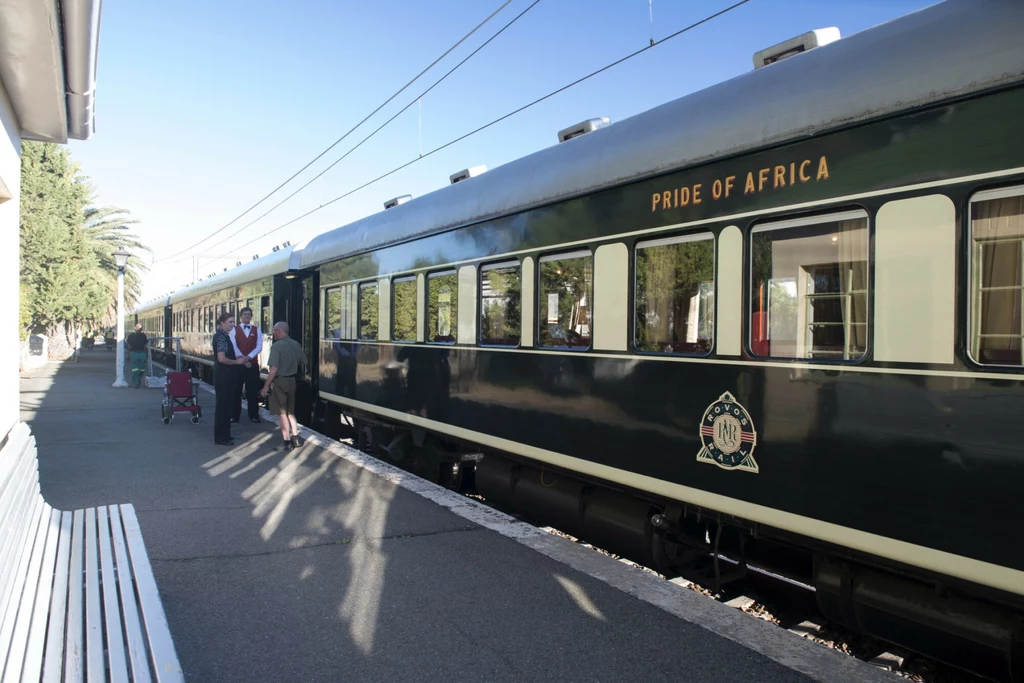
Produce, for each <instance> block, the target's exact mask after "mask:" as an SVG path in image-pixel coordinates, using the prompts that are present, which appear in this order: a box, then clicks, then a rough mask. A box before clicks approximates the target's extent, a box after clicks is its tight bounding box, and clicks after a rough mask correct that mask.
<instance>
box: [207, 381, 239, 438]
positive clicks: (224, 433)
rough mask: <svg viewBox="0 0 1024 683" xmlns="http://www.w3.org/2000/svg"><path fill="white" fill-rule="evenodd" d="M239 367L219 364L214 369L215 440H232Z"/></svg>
mask: <svg viewBox="0 0 1024 683" xmlns="http://www.w3.org/2000/svg"><path fill="white" fill-rule="evenodd" d="M236 367H237V366H232V365H220V364H217V365H216V366H215V367H214V369H213V388H214V390H215V391H216V392H217V410H216V413H215V415H214V418H213V440H214V441H229V440H230V439H231V411H232V410H233V405H232V403H233V401H234V398H235V391H236V389H237V387H238V373H237V372H235V369H236Z"/></svg>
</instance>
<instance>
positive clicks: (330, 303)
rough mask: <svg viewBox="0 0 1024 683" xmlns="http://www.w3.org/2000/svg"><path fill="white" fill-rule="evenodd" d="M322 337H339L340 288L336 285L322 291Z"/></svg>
mask: <svg viewBox="0 0 1024 683" xmlns="http://www.w3.org/2000/svg"><path fill="white" fill-rule="evenodd" d="M324 338H325V339H340V338H341V290H340V289H338V288H337V287H331V288H330V289H328V290H327V291H326V292H324Z"/></svg>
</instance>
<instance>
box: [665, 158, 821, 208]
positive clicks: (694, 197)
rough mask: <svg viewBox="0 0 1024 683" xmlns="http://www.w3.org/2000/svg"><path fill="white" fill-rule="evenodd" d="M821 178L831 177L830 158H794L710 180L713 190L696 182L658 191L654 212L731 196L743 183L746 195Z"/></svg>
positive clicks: (704, 184) (737, 191)
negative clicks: (788, 161)
mask: <svg viewBox="0 0 1024 683" xmlns="http://www.w3.org/2000/svg"><path fill="white" fill-rule="evenodd" d="M822 180H828V159H826V158H825V157H821V158H819V159H818V161H817V162H815V161H813V160H812V159H803V160H801V161H791V162H790V163H789V164H788V165H785V164H779V165H777V166H770V167H768V168H760V169H758V170H756V171H748V172H747V174H746V176H743V175H742V174H740V175H739V176H735V175H730V176H725V177H724V178H716V179H715V180H714V181H712V182H711V183H710V190H711V191H710V193H709V192H708V191H707V187H708V185H709V184H708V183H694V184H692V185H685V186H683V187H676V188H673V189H671V190H663V191H661V192H655V193H653V194H652V195H651V211H652V212H654V211H665V210H668V209H681V208H684V207H687V206H698V205H700V204H701V203H703V202H704V201H705V200H706V199H707V198H708V197H710V198H711V201H718V200H720V199H728V198H729V197H732V196H734V195H736V194H738V193H739V191H740V190H739V187H740V185H742V186H743V194H744V195H751V194H760V193H762V192H766V191H769V190H781V189H783V188H786V187H793V186H794V185H802V184H804V183H809V182H812V181H813V182H816V183H817V182H821V181H822Z"/></svg>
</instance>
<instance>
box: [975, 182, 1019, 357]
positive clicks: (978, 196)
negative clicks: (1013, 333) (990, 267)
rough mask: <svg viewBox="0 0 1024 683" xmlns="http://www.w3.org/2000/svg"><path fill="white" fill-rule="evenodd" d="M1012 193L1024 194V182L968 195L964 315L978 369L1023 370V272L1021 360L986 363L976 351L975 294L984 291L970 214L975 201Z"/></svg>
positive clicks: (1001, 196) (979, 325)
mask: <svg viewBox="0 0 1024 683" xmlns="http://www.w3.org/2000/svg"><path fill="white" fill-rule="evenodd" d="M1011 197H1024V184H1020V183H1018V184H1016V185H1007V186H1004V187H993V188H989V189H984V190H976V191H974V192H972V193H970V194H969V195H968V197H967V211H965V212H964V220H965V221H966V222H967V227H966V229H965V233H964V234H965V235H966V239H965V242H966V243H967V267H966V268H964V271H965V272H966V274H967V302H966V305H965V307H964V308H965V311H966V319H965V323H966V324H965V328H966V330H965V336H964V339H965V342H966V343H965V344H964V352H965V353H964V355H965V356H966V357H967V360H968V361H969V362H970V363H971V364H972V365H974V366H975V367H977V368H979V369H984V370H1000V371H1005V370H1012V371H1017V372H1020V371H1022V370H1024V274H1022V285H1021V328H1022V329H1021V363H1020V364H1019V365H1014V364H1012V363H1009V364H1008V363H983V362H981V361H980V360H979V359H978V358H976V357H975V355H974V341H975V339H974V338H975V336H976V335H975V320H974V316H975V314H978V315H980V311H978V309H977V307H976V305H975V298H976V297H977V296H978V295H979V294H980V293H981V289H980V283H979V285H978V287H977V288H975V281H974V278H975V254H974V244H975V242H974V220H973V219H972V218H971V214H973V213H974V211H973V208H974V205H975V204H976V203H980V202H987V201H991V200H993V199H1009V198H1011ZM1019 241H1020V242H1021V243H1022V244H1021V267H1022V268H1024V236H1022V237H1021V238H1020V240H1019ZM980 323H981V321H980V318H979V320H978V325H977V336H978V337H979V338H980V335H981V324H980Z"/></svg>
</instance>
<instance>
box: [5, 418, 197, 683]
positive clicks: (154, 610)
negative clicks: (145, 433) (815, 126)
mask: <svg viewBox="0 0 1024 683" xmlns="http://www.w3.org/2000/svg"><path fill="white" fill-rule="evenodd" d="M0 656H2V657H3V659H2V660H0V670H2V672H3V673H2V677H0V678H2V681H3V683H7V682H8V681H22V682H29V681H31V682H32V683H38V682H39V681H45V682H46V683H50V682H53V683H57V682H62V681H67V682H69V683H70V682H72V681H74V682H78V681H88V682H89V683H94V682H96V681H112V682H120V681H123V682H124V683H129V681H131V682H133V683H148V682H150V681H158V682H159V683H164V682H171V681H184V677H183V676H182V672H181V666H180V664H179V663H178V657H177V654H176V653H175V651H174V643H173V642H172V640H171V633H170V630H169V629H168V627H167V617H166V616H165V615H164V611H163V606H162V605H161V604H160V596H159V593H158V592H157V588H156V581H155V579H154V578H153V570H152V568H151V567H150V563H149V557H148V556H147V555H146V547H145V545H144V544H143V542H142V533H141V531H140V530H139V521H138V519H137V518H136V516H135V508H133V507H132V506H131V505H109V506H105V507H98V508H88V509H85V510H75V511H74V512H62V511H60V510H54V509H53V508H51V507H50V506H49V505H47V503H46V501H44V500H43V497H42V495H41V494H40V492H39V467H38V460H37V458H36V444H35V438H33V437H32V435H31V433H30V431H29V429H28V426H27V425H25V424H24V423H19V424H18V425H17V426H16V427H15V428H14V429H13V430H12V431H11V433H10V435H9V436H8V439H7V443H5V444H4V446H3V449H2V450H0Z"/></svg>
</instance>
